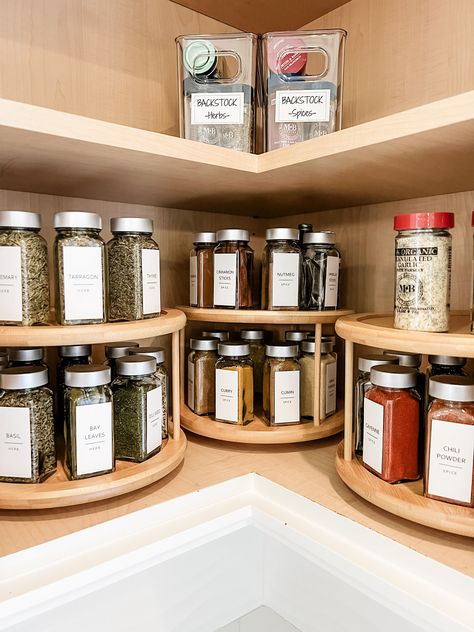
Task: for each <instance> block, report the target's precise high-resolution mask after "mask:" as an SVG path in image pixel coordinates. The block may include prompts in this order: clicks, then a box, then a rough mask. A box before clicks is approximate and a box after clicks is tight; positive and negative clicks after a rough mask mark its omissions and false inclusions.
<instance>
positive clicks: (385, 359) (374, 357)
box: [358, 353, 398, 373]
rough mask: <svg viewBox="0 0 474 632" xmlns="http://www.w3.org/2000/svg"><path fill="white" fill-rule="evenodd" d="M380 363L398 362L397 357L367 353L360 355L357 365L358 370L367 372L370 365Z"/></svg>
mask: <svg viewBox="0 0 474 632" xmlns="http://www.w3.org/2000/svg"><path fill="white" fill-rule="evenodd" d="M382 364H398V358H397V357H396V356H391V355H388V354H381V353H369V354H368V355H365V356H360V358H359V362H358V367H359V371H363V372H364V373H369V371H370V369H371V368H372V367H374V366H378V365H382Z"/></svg>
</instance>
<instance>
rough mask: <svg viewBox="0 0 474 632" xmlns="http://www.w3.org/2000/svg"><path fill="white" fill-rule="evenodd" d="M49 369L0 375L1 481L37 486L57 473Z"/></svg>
mask: <svg viewBox="0 0 474 632" xmlns="http://www.w3.org/2000/svg"><path fill="white" fill-rule="evenodd" d="M47 384H48V370H47V369H45V368H42V367H35V366H28V367H26V366H24V367H15V368H9V369H2V371H1V372H0V481H2V482H4V483H40V482H41V481H43V480H44V479H45V478H47V477H48V476H50V474H52V473H53V472H54V471H55V470H56V451H55V446H54V417H53V394H52V392H51V391H50V390H49V388H48V387H47Z"/></svg>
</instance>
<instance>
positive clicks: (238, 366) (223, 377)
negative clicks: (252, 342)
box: [216, 342, 253, 425]
mask: <svg viewBox="0 0 474 632" xmlns="http://www.w3.org/2000/svg"><path fill="white" fill-rule="evenodd" d="M217 350H218V353H219V356H220V357H219V359H218V360H217V363H216V421H225V422H227V423H233V424H238V425H245V424H247V423H249V422H250V421H253V363H252V360H251V359H250V347H249V345H248V344H247V343H244V342H221V343H219V345H218V347H217Z"/></svg>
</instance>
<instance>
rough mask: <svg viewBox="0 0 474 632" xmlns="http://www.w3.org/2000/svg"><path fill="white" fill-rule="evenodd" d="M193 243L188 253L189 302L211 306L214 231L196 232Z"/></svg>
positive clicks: (214, 244) (200, 305)
mask: <svg viewBox="0 0 474 632" xmlns="http://www.w3.org/2000/svg"><path fill="white" fill-rule="evenodd" d="M193 244H194V247H193V249H192V250H191V253H190V255H189V304H190V305H191V307H212V306H213V287H214V263H213V259H214V248H215V246H216V233H196V234H195V235H194V237H193Z"/></svg>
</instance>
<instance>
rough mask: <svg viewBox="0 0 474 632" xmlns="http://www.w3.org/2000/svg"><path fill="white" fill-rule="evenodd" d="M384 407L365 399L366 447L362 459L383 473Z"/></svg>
mask: <svg viewBox="0 0 474 632" xmlns="http://www.w3.org/2000/svg"><path fill="white" fill-rule="evenodd" d="M383 417H384V407H383V406H382V405H381V404H377V402H373V401H372V400H371V399H367V397H366V398H365V399H364V449H363V454H362V459H363V461H364V463H365V464H366V465H368V466H369V467H371V468H372V469H373V470H375V471H376V472H378V473H379V474H381V473H382V457H383Z"/></svg>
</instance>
